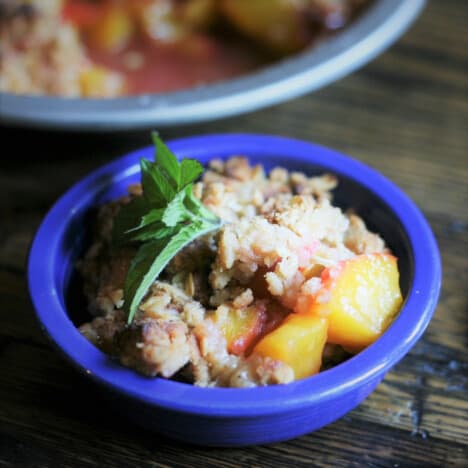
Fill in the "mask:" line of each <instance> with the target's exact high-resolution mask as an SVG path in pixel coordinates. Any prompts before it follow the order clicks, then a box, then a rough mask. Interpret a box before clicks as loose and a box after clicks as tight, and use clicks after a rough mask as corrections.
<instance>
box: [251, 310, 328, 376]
mask: <svg viewBox="0 0 468 468" xmlns="http://www.w3.org/2000/svg"><path fill="white" fill-rule="evenodd" d="M327 326H328V320H327V319H326V318H324V317H318V316H315V315H311V314H296V313H292V314H289V315H288V316H287V317H286V318H285V319H284V321H283V322H282V323H281V325H280V326H279V327H278V328H276V329H275V330H273V331H272V332H270V333H268V334H267V335H265V336H264V337H263V338H262V339H261V340H260V341H259V342H258V343H257V344H256V346H255V347H254V349H253V353H256V354H259V355H261V356H264V357H270V358H272V359H276V360H278V361H282V362H284V363H286V364H288V365H289V366H290V367H291V368H292V369H293V371H294V378H295V379H296V380H297V379H303V378H304V377H309V376H311V375H314V374H316V373H317V372H318V371H319V370H320V366H321V365H322V353H323V348H324V346H325V342H326V340H327Z"/></svg>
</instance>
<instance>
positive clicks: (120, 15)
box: [87, 5, 134, 52]
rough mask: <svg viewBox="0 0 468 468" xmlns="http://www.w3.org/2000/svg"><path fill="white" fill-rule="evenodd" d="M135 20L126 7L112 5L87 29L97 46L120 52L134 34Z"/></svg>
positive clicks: (91, 40)
mask: <svg viewBox="0 0 468 468" xmlns="http://www.w3.org/2000/svg"><path fill="white" fill-rule="evenodd" d="M133 28H134V25H133V20H132V18H131V16H130V15H129V12H128V11H127V10H126V9H125V7H121V6H117V5H115V6H112V7H111V8H107V9H105V11H104V12H103V13H102V15H101V18H100V20H99V21H97V22H96V23H95V24H94V25H92V26H91V27H90V28H89V30H88V31H87V34H88V38H89V40H90V42H91V44H93V45H94V46H95V47H97V48H98V49H100V50H103V51H105V52H118V51H120V50H122V49H123V48H124V47H125V46H126V45H128V43H129V42H130V39H131V37H132V34H133Z"/></svg>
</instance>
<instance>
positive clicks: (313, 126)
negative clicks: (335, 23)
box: [0, 0, 468, 468]
mask: <svg viewBox="0 0 468 468" xmlns="http://www.w3.org/2000/svg"><path fill="white" fill-rule="evenodd" d="M467 25H468V2H466V1H465V0H458V1H457V0H433V1H431V2H430V3H429V5H428V6H427V8H426V10H425V11H424V13H423V15H422V17H421V18H420V19H419V20H418V22H417V23H416V24H415V25H414V27H413V28H412V29H411V31H409V33H407V34H406V35H405V36H404V38H402V39H401V40H400V41H399V42H398V43H397V44H396V45H395V46H393V47H392V48H391V49H390V51H388V52H386V53H385V54H383V55H382V56H380V57H379V58H378V59H377V60H375V61H374V62H373V63H371V64H370V65H367V66H366V67H364V68H363V69H362V70H360V71H358V72H357V73H354V74H353V75H351V76H349V77H347V78H346V79H343V80H341V81H339V82H337V83H335V84H333V85H331V86H329V87H327V88H326V89H323V90H321V91H318V92H315V93H313V94H310V95H308V96H305V97H302V98H300V99H296V100H294V101H291V102H288V103H286V104H283V105H280V106H277V107H275V108H273V109H271V108H270V109H266V110H263V111H260V112H256V113H252V114H249V115H245V116H241V117H236V118H232V119H228V120H223V121H218V122H214V123H209V124H203V125H197V126H193V127H185V128H179V129H173V130H166V131H164V132H163V136H164V137H166V138H172V137H178V136H184V135H188V134H199V133H207V132H225V131H229V132H232V131H234V132H261V133H272V134H282V135H288V136H292V137H297V138H302V139H306V140H311V141H315V142H318V143H321V144H323V145H327V146H330V147H334V148H337V149H338V150H341V151H343V152H344V153H347V154H350V155H353V156H354V157H356V158H358V159H360V160H362V161H364V162H365V163H367V164H369V165H370V166H373V167H375V168H377V169H378V170H379V171H381V172H382V173H384V174H385V175H386V176H388V177H389V178H390V179H392V180H393V181H394V182H396V183H397V184H398V185H399V186H400V187H402V189H403V190H404V191H405V192H406V193H407V194H408V195H409V196H410V197H411V198H412V199H413V200H414V201H415V202H416V203H417V204H418V205H419V206H420V207H421V208H422V210H423V211H424V213H425V215H426V216H427V218H428V220H429V222H430V224H431V225H432V227H433V229H434V231H435V234H436V237H437V240H438V242H439V246H440V249H441V251H442V256H443V267H444V281H443V290H442V295H441V299H440V304H439V306H438V308H437V312H436V314H435V317H434V319H433V321H432V322H431V324H430V326H429V328H428V330H427V331H426V333H425V335H424V337H423V338H422V339H421V340H420V341H419V343H418V344H417V345H416V346H415V347H414V348H413V349H412V351H411V352H410V353H409V355H407V356H406V357H405V358H404V359H403V361H402V362H401V363H400V364H398V365H397V366H396V367H395V368H394V369H393V370H392V371H391V372H390V373H389V374H388V375H387V376H386V378H385V380H384V381H383V383H382V384H381V385H380V386H379V387H378V389H377V390H376V391H375V392H374V393H373V394H372V395H371V396H370V397H369V398H368V399H367V400H366V401H365V402H364V403H363V404H361V405H360V406H359V407H358V408H357V409H355V410H354V411H352V412H351V413H349V414H348V415H347V416H346V417H344V418H343V419H341V420H340V421H338V422H336V423H334V424H331V425H329V426H328V427H326V428H324V429H322V430H320V431H318V432H316V433H313V434H310V435H307V436H304V437H301V438H299V439H296V440H292V441H289V442H285V443H280V444H275V445H271V446H260V447H252V448H244V449H213V448H210V449H207V448H199V447H192V446H188V445H183V444H180V443H175V442H172V441H170V440H167V439H164V438H162V437H160V436H158V435H155V434H150V433H148V432H145V431H144V430H141V429H140V428H138V427H135V426H133V425H132V424H130V423H128V422H127V421H125V420H123V419H120V418H118V417H117V416H115V415H114V414H113V413H112V412H110V411H109V410H107V409H106V408H105V407H102V406H101V405H99V404H97V405H96V394H95V391H94V388H93V387H91V386H89V385H88V384H87V383H85V382H84V381H83V380H82V379H81V378H80V377H79V376H77V375H76V374H75V372H74V371H73V370H72V369H71V368H70V367H69V366H68V365H66V364H65V363H64V362H63V361H62V360H61V358H60V357H59V356H58V355H57V354H56V353H55V352H54V351H53V350H52V349H51V347H50V345H49V343H48V342H47V341H46V339H45V338H44V337H43V336H42V334H41V332H40V330H39V328H38V325H37V323H36V321H35V317H34V311H33V308H32V305H31V302H30V299H29V297H28V292H27V287H26V280H25V261H26V256H27V252H28V246H29V244H30V242H31V239H32V238H33V235H34V232H35V230H36V228H37V227H38V225H39V223H40V221H41V219H42V217H43V216H44V215H45V213H46V211H47V209H48V208H49V207H50V206H51V204H52V203H53V202H54V201H55V200H56V199H57V198H58V197H59V196H60V195H61V194H62V193H63V192H64V191H65V190H66V189H67V188H68V187H69V186H70V185H71V184H72V183H73V182H75V181H77V180H78V179H79V178H81V177H82V176H84V175H85V174H87V173H88V172H89V171H90V170H92V169H93V168H95V167H97V166H99V165H101V164H103V163H104V162H106V161H108V160H109V159H111V158H112V157H116V156H118V155H120V154H123V153H124V152H125V151H127V150H129V149H132V148H135V147H138V146H141V145H146V144H148V143H149V134H148V132H139V133H127V134H123V135H122V134H120V135H118V134H112V135H97V136H96V135H94V136H93V135H80V134H60V133H56V134H54V133H51V132H35V131H26V130H19V129H16V130H13V129H8V128H3V129H2V130H1V135H0V138H1V140H0V141H1V142H2V153H1V158H0V159H1V162H0V186H1V196H0V213H1V218H0V219H1V222H0V301H1V304H2V310H1V313H0V370H1V372H0V466H18V467H27V466H31V467H33V466H34V467H46V466H47V467H55V466H60V467H62V466H69V467H101V466H110V467H114V466H115V467H119V468H120V467H125V466H141V467H150V466H168V465H169V466H233V467H234V466H241V465H242V466H261V465H264V466H275V467H279V466H286V465H287V464H294V465H309V466H311V465H316V466H379V467H380V466H392V467H402V466H417V465H419V466H425V467H428V466H451V465H456V466H462V465H463V466H468V450H467V442H468V422H467V420H468V402H467V398H466V397H467V393H466V389H467V380H468V379H467V374H468V372H467V371H468V359H467V339H468V318H467V311H468V310H467V303H468V301H467V293H466V290H467V284H468V275H467V267H468V263H467V259H466V257H467V254H468V249H467V244H468V236H467V230H468V212H467V206H468V188H467V187H468V184H467V183H468V167H467V166H468V101H467V96H468V86H467V85H468V79H467V59H468V44H467V43H466V26H467ZM7 143H11V145H12V146H11V148H12V149H11V150H6V148H7V147H8V146H7Z"/></svg>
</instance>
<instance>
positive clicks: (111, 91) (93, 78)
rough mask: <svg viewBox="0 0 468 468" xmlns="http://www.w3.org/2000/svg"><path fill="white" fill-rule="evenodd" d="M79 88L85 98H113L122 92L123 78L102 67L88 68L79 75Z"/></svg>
mask: <svg viewBox="0 0 468 468" xmlns="http://www.w3.org/2000/svg"><path fill="white" fill-rule="evenodd" d="M80 88H81V93H82V94H83V96H86V97H113V96H117V95H119V94H121V93H122V92H123V90H124V80H123V78H122V77H121V76H120V75H119V74H117V73H114V72H112V71H109V70H106V69H105V68H103V67H98V66H94V67H90V68H88V69H86V70H84V71H82V72H81V73H80Z"/></svg>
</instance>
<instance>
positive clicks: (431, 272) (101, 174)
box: [28, 134, 441, 417]
mask: <svg viewBox="0 0 468 468" xmlns="http://www.w3.org/2000/svg"><path fill="white" fill-rule="evenodd" d="M169 146H170V147H171V149H172V150H173V151H174V152H175V153H176V154H177V155H178V156H179V157H188V158H196V159H202V160H203V159H206V158H207V157H210V158H212V157H216V156H223V155H225V156H226V155H230V154H247V155H248V154H249V153H250V154H255V156H256V157H257V158H262V157H264V158H265V157H268V155H270V156H271V154H272V153H274V154H277V155H281V156H284V157H285V158H288V159H289V160H290V161H295V162H299V163H300V162H303V163H304V164H307V165H318V166H321V167H322V168H325V169H326V170H328V171H330V172H333V173H336V174H338V176H340V175H341V176H344V177H347V178H349V179H351V180H354V181H356V182H358V183H359V184H361V185H362V186H364V187H365V188H367V189H368V190H370V191H372V192H373V193H374V194H375V195H376V196H377V197H378V198H380V199H381V200H382V201H383V202H384V203H385V204H386V205H387V206H388V207H390V209H391V210H392V211H393V212H394V214H395V215H396V217H397V218H398V219H399V220H400V221H401V223H402V225H403V226H404V228H405V230H406V235H407V237H408V239H409V242H410V248H411V253H412V255H413V263H414V272H413V278H412V285H411V288H410V290H409V292H408V296H407V298H406V301H405V304H404V306H403V308H402V310H401V312H400V315H399V316H398V317H397V319H396V320H395V321H394V323H393V324H392V326H391V327H390V328H389V329H388V330H387V331H386V332H385V334H384V335H383V336H382V337H381V338H380V339H379V340H377V341H376V342H375V343H374V344H373V345H371V346H370V347H368V348H367V349H365V350H364V351H362V352H361V353H359V354H358V355H356V356H354V357H353V358H351V359H349V360H348V361H346V362H344V363H342V364H340V365H339V366H336V367H334V368H332V369H329V370H326V371H324V372H321V373H320V374H318V375H315V376H313V377H310V378H307V379H304V380H300V381H297V382H293V383H291V384H287V385H276V386H269V387H260V388H251V389H250V388H248V389H225V388H199V387H195V386H193V385H190V384H185V383H179V382H173V381H169V380H165V379H161V378H156V379H149V378H146V377H143V376H141V375H139V374H137V373H135V372H134V371H132V370H130V369H127V368H124V367H122V366H120V365H119V364H118V363H115V362H113V361H112V360H110V359H109V358H107V357H106V356H105V355H104V354H103V353H102V352H101V351H99V350H98V349H97V348H95V347H94V346H93V345H91V344H90V343H89V342H88V341H87V340H86V339H85V338H84V337H83V336H82V335H81V334H80V333H79V332H78V331H77V330H76V328H75V326H74V325H73V323H72V322H71V320H70V318H69V317H68V315H67V311H66V308H65V305H64V304H65V299H64V291H63V289H64V288H63V286H64V284H63V283H64V280H63V276H64V270H63V263H64V261H63V259H64V257H63V252H61V251H60V246H61V239H62V238H63V235H64V233H65V230H66V227H67V225H68V224H69V223H70V222H72V221H73V219H74V218H75V216H76V215H77V213H80V212H82V211H83V210H85V209H86V208H89V207H90V206H91V205H90V201H91V200H93V199H94V200H95V197H96V194H99V193H101V192H103V191H104V190H105V189H106V188H109V187H110V186H111V185H112V184H114V183H118V181H122V180H125V179H126V178H128V177H130V176H132V175H135V174H137V173H138V171H139V164H138V163H139V160H140V158H142V157H146V158H150V157H152V155H153V152H154V149H153V148H152V147H146V148H143V149H140V150H138V151H134V152H132V153H130V154H128V155H127V156H124V157H122V158H120V159H118V160H116V161H114V162H111V163H109V164H107V165H105V166H103V167H101V168H99V169H97V170H95V171H94V172H92V173H91V174H90V175H89V176H87V177H85V178H84V179H82V180H81V181H80V182H78V183H77V184H75V185H74V186H73V187H72V188H71V189H69V190H68V191H67V192H66V193H65V194H64V195H63V196H62V197H61V198H60V199H59V200H58V201H57V202H56V204H55V205H54V206H53V207H52V208H51V210H50V211H49V213H48V214H47V215H46V217H45V219H44V220H43V222H42V224H41V226H40V227H39V229H38V231H37V234H36V236H35V239H34V241H33V244H32V246H31V250H30V255H29V262H28V282H29V290H30V294H31V297H32V300H33V303H34V306H35V308H36V312H37V317H38V319H39V322H40V324H41V327H42V328H43V330H44V331H45V332H46V334H47V335H48V337H49V338H50V339H51V341H52V342H53V343H54V344H55V345H56V346H57V348H58V349H59V350H60V351H61V352H62V353H63V354H64V355H65V357H66V358H67V359H68V360H69V361H71V362H72V364H73V365H74V366H75V367H77V368H78V369H79V370H80V371H81V372H83V373H85V374H86V375H87V376H88V377H90V378H91V379H92V380H94V381H97V382H98V383H100V384H103V385H105V386H107V387H109V388H110V389H112V390H114V391H117V392H118V393H120V394H124V395H126V396H128V397H130V398H135V399H137V400H139V401H141V402H145V403H147V404H150V405H155V406H157V407H160V408H164V409H166V410H172V411H178V412H183V413H189V414H194V415H204V416H209V417H254V416H261V415H271V414H279V413H283V412H287V411H293V410H299V409H301V408H305V407H310V406H313V405H315V404H318V403H322V402H325V401H330V400H333V399H335V398H339V397H340V395H344V394H347V393H349V392H352V391H357V390H359V389H360V388H361V387H363V386H365V385H367V384H370V383H372V382H376V381H378V379H379V378H381V377H383V375H384V374H385V372H386V371H387V370H389V369H390V368H391V367H392V366H393V365H394V364H396V363H397V362H398V361H399V360H400V359H401V358H402V357H403V356H404V355H405V354H406V353H407V352H408V351H409V349H410V348H411V347H412V346H413V345H414V344H415V342H416V341H417V340H418V339H419V337H420V336H421V335H422V333H423V332H424V330H425V329H426V327H427V325H428V324H429V321H430V319H431V317H432V315H433V313H434V310H435V307H436V305H437V301H438V297H439V292H440V285H441V261H440V254H439V250H438V247H437V243H436V241H435V238H434V235H433V233H432V231H431V228H430V227H429V225H428V223H427V221H426V220H425V218H424V216H423V215H422V213H421V212H420V210H419V209H418V208H417V207H416V205H415V204H414V203H413V202H412V201H411V200H410V199H409V198H408V197H407V196H406V195H405V194H404V193H403V192H402V191H401V190H400V189H399V188H398V187H397V186H396V185H395V184H393V183H392V182H391V181H389V180H388V179H387V178H385V177H384V176H382V175H381V174H379V173H378V172H376V171H375V170H373V169H371V168H369V167H368V166H366V165H364V164H362V163H360V162H358V161H356V160H353V159H351V158H349V157H347V156H343V155H341V154H339V153H337V152H336V151H333V150H331V149H327V148H324V147H322V146H318V145H315V144H312V143H308V142H303V141H299V140H294V139H290V138H283V137H276V136H267V135H250V134H226V135H206V136H200V137H189V138H183V139H179V140H174V141H171V142H169ZM61 260H62V261H61Z"/></svg>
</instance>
